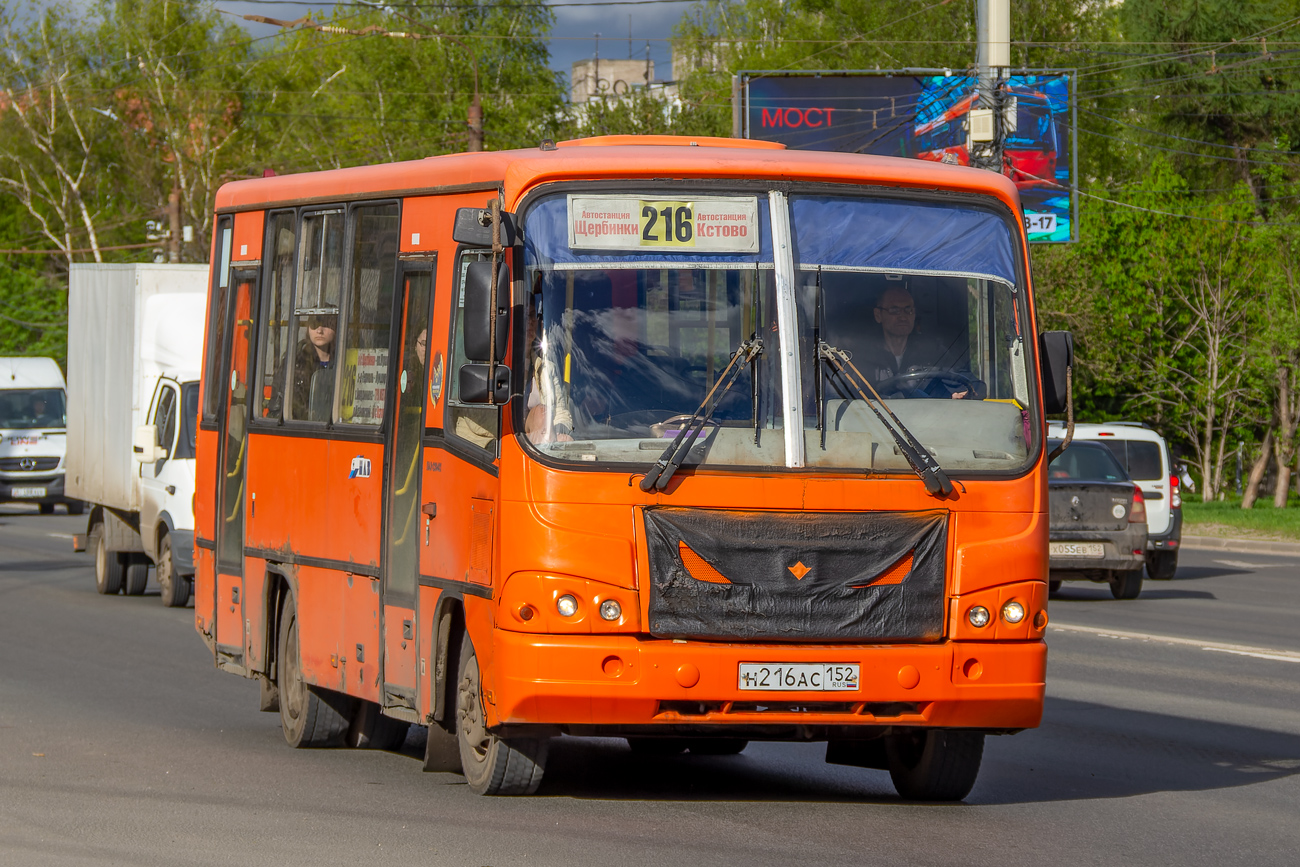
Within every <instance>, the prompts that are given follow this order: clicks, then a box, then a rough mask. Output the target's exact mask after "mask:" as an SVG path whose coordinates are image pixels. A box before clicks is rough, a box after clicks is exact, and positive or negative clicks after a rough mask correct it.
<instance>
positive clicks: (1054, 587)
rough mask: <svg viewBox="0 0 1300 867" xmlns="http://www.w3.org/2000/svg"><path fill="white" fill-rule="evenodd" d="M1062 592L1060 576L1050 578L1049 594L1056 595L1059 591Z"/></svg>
mask: <svg viewBox="0 0 1300 867" xmlns="http://www.w3.org/2000/svg"><path fill="white" fill-rule="evenodd" d="M1060 592H1061V579H1060V578H1053V579H1052V580H1050V581H1048V582H1047V595H1048V596H1055V595H1056V594H1057V593H1060Z"/></svg>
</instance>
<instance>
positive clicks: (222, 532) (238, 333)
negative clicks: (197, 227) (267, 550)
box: [215, 269, 258, 667]
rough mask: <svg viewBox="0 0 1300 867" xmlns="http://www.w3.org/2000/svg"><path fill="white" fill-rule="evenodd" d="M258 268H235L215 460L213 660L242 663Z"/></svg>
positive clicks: (219, 662) (240, 664) (239, 664)
mask: <svg viewBox="0 0 1300 867" xmlns="http://www.w3.org/2000/svg"><path fill="white" fill-rule="evenodd" d="M257 277H258V275H257V271H256V270H248V269H239V270H236V271H235V272H234V274H233V277H232V279H233V283H234V293H233V297H232V298H231V303H230V306H229V313H228V314H227V315H229V316H230V317H231V319H230V321H229V322H228V323H227V328H226V333H227V334H228V335H229V337H228V338H227V344H226V345H227V346H228V347H229V354H228V355H227V357H226V358H225V359H224V362H225V363H224V365H223V366H224V367H227V368H228V369H229V371H230V373H229V375H228V376H227V377H224V378H223V381H222V385H223V387H225V388H226V389H227V393H226V398H225V400H224V401H223V404H224V406H223V409H224V412H222V414H221V416H220V418H219V420H218V424H219V426H220V428H221V431H220V444H221V445H220V455H219V456H218V460H217V485H216V491H217V503H218V510H217V521H216V534H217V538H216V547H217V552H216V553H217V556H216V561H217V580H216V600H215V601H216V621H217V637H216V638H217V640H216V644H217V663H218V665H220V664H221V663H223V662H230V663H234V664H236V665H237V666H241V667H242V666H243V664H244V647H245V644H246V640H245V639H246V636H245V634H244V633H245V629H244V614H243V611H244V580H243V579H244V499H245V498H244V487H245V486H244V480H245V477H246V475H247V471H248V465H247V456H248V398H249V394H248V391H249V387H250V382H249V371H250V370H251V369H252V353H253V311H254V310H256V309H257Z"/></svg>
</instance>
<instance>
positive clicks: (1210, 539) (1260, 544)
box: [1179, 535, 1300, 557]
mask: <svg viewBox="0 0 1300 867" xmlns="http://www.w3.org/2000/svg"><path fill="white" fill-rule="evenodd" d="M1179 547H1181V548H1190V549H1191V550H1193V551H1229V552H1231V553H1233V554H1278V555H1281V556H1284V557H1300V542H1274V541H1271V540H1268V539H1233V538H1221V537H1219V536H1188V535H1184V536H1183V540H1182V543H1181V544H1180V545H1179Z"/></svg>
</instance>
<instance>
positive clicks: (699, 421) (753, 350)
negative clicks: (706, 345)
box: [641, 333, 763, 491]
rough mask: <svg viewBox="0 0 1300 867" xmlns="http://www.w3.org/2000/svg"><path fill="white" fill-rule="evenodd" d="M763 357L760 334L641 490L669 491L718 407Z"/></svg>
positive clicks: (735, 357) (743, 347) (736, 357)
mask: <svg viewBox="0 0 1300 867" xmlns="http://www.w3.org/2000/svg"><path fill="white" fill-rule="evenodd" d="M762 354H763V341H762V340H761V339H760V338H759V336H758V334H757V333H755V334H754V336H753V337H751V338H749V339H748V340H746V341H745V342H744V343H742V344H740V346H738V347H736V351H735V352H734V353H732V355H731V360H730V361H728V362H727V366H726V367H725V368H723V370H722V375H721V376H719V377H718V381H717V382H715V383H713V388H711V389H709V393H708V394H706V395H705V396H704V402H703V403H701V404H700V406H699V409H697V410H695V412H693V413H691V417H690V418H689V419H687V420H686V423H685V424H684V425H682V429H681V432H680V433H679V434H678V435H677V438H676V439H675V440H673V441H672V442H670V443H669V444H668V448H666V449H664V453H663V454H661V455H660V456H659V460H657V461H655V463H654V466H652V467H651V468H650V471H649V472H648V473H646V474H645V478H643V479H642V480H641V490H643V491H649V490H650V489H651V488H657V489H658V490H660V491H662V490H663V489H664V488H666V487H668V482H669V481H670V480H671V479H672V477H673V473H675V472H677V468H678V467H680V466H681V465H682V461H684V460H686V455H687V454H688V453H689V452H690V450H691V445H692V444H693V443H694V440H695V438H696V437H698V436H699V433H700V431H701V430H702V429H703V428H704V425H706V424H708V421H709V418H710V417H711V416H712V415H713V411H714V410H716V409H717V408H718V403H719V402H721V401H722V398H723V397H724V396H726V394H727V390H728V389H730V388H731V386H732V385H733V384H735V382H736V380H737V379H738V378H739V377H740V372H741V371H742V370H744V369H745V365H746V364H748V363H750V362H751V361H753V360H754V359H756V358H758V357H759V356H760V355H762ZM719 387H721V388H722V391H721V393H718V388H719ZM715 393H716V394H718V401H717V402H714V400H713V395H714V394H715Z"/></svg>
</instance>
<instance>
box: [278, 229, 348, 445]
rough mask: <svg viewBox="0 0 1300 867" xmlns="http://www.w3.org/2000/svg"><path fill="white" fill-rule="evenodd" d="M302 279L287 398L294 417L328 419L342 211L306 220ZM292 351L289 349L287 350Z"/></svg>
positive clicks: (301, 252)
mask: <svg viewBox="0 0 1300 867" xmlns="http://www.w3.org/2000/svg"><path fill="white" fill-rule="evenodd" d="M301 236H302V238H301V241H300V243H299V247H298V280H297V286H296V289H295V293H294V307H293V313H294V325H293V330H294V331H296V332H297V340H296V341H294V345H293V348H292V349H291V350H290V351H291V353H292V355H291V356H289V357H288V360H289V361H290V364H291V366H292V371H291V373H290V375H289V376H288V377H287V378H286V379H287V382H286V385H285V386H283V387H284V388H285V395H286V397H287V400H286V401H285V402H286V403H287V404H288V410H289V412H288V416H287V418H290V419H298V420H301V421H329V420H330V415H331V413H332V411H333V407H334V377H335V372H336V370H337V367H338V364H337V361H338V359H337V355H338V352H337V347H336V342H337V341H336V337H337V333H338V327H339V325H338V318H339V289H340V287H341V286H342V283H343V212H342V211H341V210H337V209H336V210H330V211H318V212H316V213H311V214H306V215H304V216H303V218H302V229H301ZM288 348H289V347H287V346H286V349H288Z"/></svg>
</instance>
